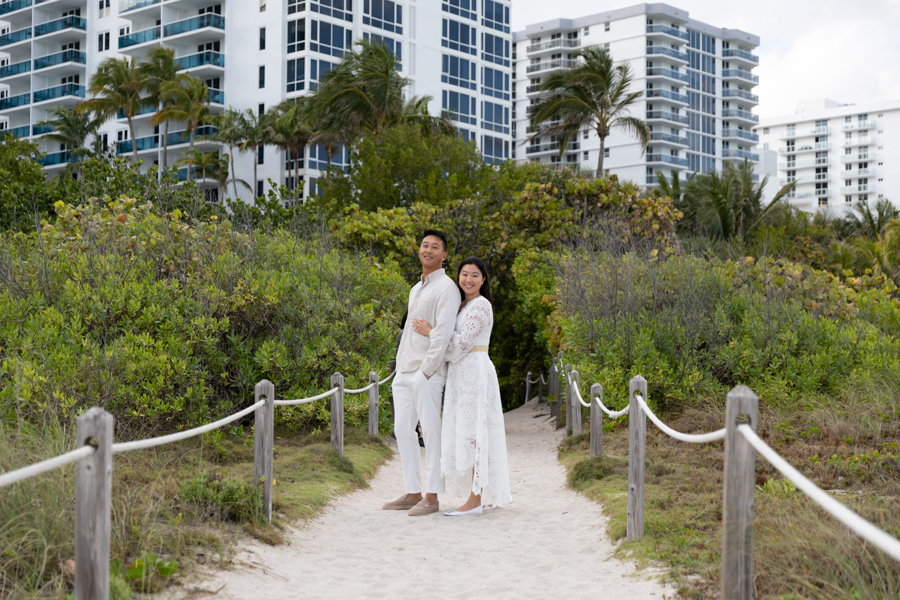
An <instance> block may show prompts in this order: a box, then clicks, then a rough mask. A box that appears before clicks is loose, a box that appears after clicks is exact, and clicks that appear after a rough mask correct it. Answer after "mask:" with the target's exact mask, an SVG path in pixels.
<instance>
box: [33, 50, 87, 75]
mask: <svg viewBox="0 0 900 600" xmlns="http://www.w3.org/2000/svg"><path fill="white" fill-rule="evenodd" d="M72 62H74V63H80V64H82V65H83V64H85V54H84V52H79V51H78V50H64V51H62V52H57V53H56V54H48V55H47V56H41V57H40V58H36V59H34V70H35V71H37V70H38V69H46V68H47V67H52V66H54V65H61V64H64V63H72Z"/></svg>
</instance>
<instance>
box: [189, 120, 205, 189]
mask: <svg viewBox="0 0 900 600" xmlns="http://www.w3.org/2000/svg"><path fill="white" fill-rule="evenodd" d="M188 127H190V128H191V137H190V142H189V143H188V151H189V152H190V154H191V156H193V155H194V131H195V128H194V126H193V124H192V123H191V122H190V121H188ZM203 179H206V169H204V170H203ZM187 180H188V181H190V180H191V163H188V166H187Z"/></svg>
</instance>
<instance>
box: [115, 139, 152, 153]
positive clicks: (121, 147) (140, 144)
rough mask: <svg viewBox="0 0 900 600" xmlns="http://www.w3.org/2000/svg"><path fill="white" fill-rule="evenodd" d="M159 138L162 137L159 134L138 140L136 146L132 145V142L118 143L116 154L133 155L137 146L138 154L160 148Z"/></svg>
mask: <svg viewBox="0 0 900 600" xmlns="http://www.w3.org/2000/svg"><path fill="white" fill-rule="evenodd" d="M159 138H160V136H159V135H158V134H157V135H149V136H147V137H142V138H138V139H137V140H135V143H134V144H132V141H131V140H125V141H124V142H116V154H131V153H132V152H134V147H135V146H137V151H138V152H142V151H144V150H153V149H155V148H159Z"/></svg>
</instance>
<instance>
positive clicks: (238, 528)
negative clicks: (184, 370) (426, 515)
mask: <svg viewBox="0 0 900 600" xmlns="http://www.w3.org/2000/svg"><path fill="white" fill-rule="evenodd" d="M71 433H72V432H70V431H69V430H68V429H67V428H65V427H61V426H55V427H44V428H35V429H33V430H21V431H20V430H12V429H9V428H4V426H3V425H2V424H0V468H2V470H12V469H15V468H18V467H20V466H24V465H27V464H30V463H33V462H37V461H39V460H43V459H45V458H48V457H50V456H53V455H56V454H61V453H62V452H65V451H66V450H68V449H70V446H71V439H72V438H73V437H74V436H73V435H71ZM276 437H277V439H276V442H275V464H274V473H275V485H274V487H273V523H272V524H271V525H269V524H266V523H264V521H263V520H262V518H261V508H262V504H261V498H260V493H259V488H258V486H257V485H256V484H255V482H254V481H253V447H252V437H251V435H250V434H245V433H243V432H241V431H240V430H237V429H232V430H231V432H230V435H229V436H228V437H225V438H224V439H220V440H218V441H217V443H216V445H215V446H214V447H213V446H210V445H209V444H204V443H203V442H202V441H200V440H188V441H185V442H182V443H178V444H172V445H167V446H163V447H162V448H154V449H149V450H142V451H139V452H131V453H125V454H120V455H116V456H115V457H114V466H113V507H112V540H111V558H112V560H113V561H114V563H117V564H118V565H122V572H123V573H126V572H127V570H128V569H129V568H131V569H133V568H134V567H135V566H136V565H137V566H140V565H141V564H142V563H141V562H140V561H142V560H143V561H144V562H145V563H146V562H147V560H146V559H147V557H148V556H153V557H154V560H158V561H165V562H166V563H167V564H168V561H174V562H175V563H177V566H178V569H177V572H178V575H176V576H175V577H174V578H173V579H174V580H176V581H177V579H178V577H179V576H180V575H184V574H187V573H189V572H190V571H191V570H192V568H193V565H194V564H196V563H198V562H200V563H206V564H210V563H222V562H227V561H228V560H229V558H230V551H231V549H232V548H233V547H234V544H235V543H236V542H237V540H238V539H239V538H240V537H241V536H242V535H250V536H253V537H254V538H257V539H259V540H261V541H263V542H265V543H269V544H278V543H281V542H282V536H283V534H282V532H283V530H284V528H285V526H286V525H288V524H289V523H291V522H293V521H296V520H305V519H309V518H311V517H313V516H315V515H317V514H318V513H319V512H320V511H321V509H322V508H323V507H324V506H325V505H326V504H327V503H328V502H329V500H330V499H331V498H333V497H335V496H337V495H340V494H345V493H348V492H351V491H353V490H355V489H358V488H360V487H364V486H365V485H367V484H366V481H367V479H369V478H371V477H372V476H373V475H374V474H375V472H376V470H377V468H378V467H379V466H380V465H382V464H383V463H384V462H385V461H386V460H387V459H388V458H389V457H390V455H391V450H390V448H388V446H387V445H385V444H384V442H382V441H381V440H380V439H379V438H378V437H376V436H370V435H369V434H368V433H366V432H365V430H364V429H358V428H348V429H347V430H346V431H345V440H344V443H345V446H344V456H343V457H341V456H340V455H339V454H337V453H335V452H333V451H332V450H331V448H330V441H329V438H328V434H327V432H325V433H313V434H308V435H301V434H287V433H284V434H281V435H279V436H276ZM74 511H75V467H74V465H69V466H67V467H64V468H61V469H57V470H55V471H52V472H50V473H46V474H44V475H42V476H39V477H37V478H33V479H30V480H27V481H24V482H21V483H19V484H16V485H14V486H11V487H7V488H4V489H2V490H0V598H16V599H19V598H23V599H29V598H48V597H50V598H63V597H64V596H65V595H66V594H67V593H70V592H71V590H72V584H73V582H74V580H73V575H72V569H71V562H69V563H68V564H67V561H71V560H72V559H74V555H75V550H74V543H75V540H74V527H75V515H74ZM156 557H158V559H157V558H156ZM160 564H162V562H160ZM113 567H114V568H115V564H114V565H113ZM158 579H159V578H158V577H157V580H158ZM147 581H148V577H141V578H139V579H136V580H134V581H129V583H130V584H131V587H132V589H134V590H138V589H139V588H140V587H146V585H147ZM154 581H156V580H154ZM116 583H117V585H118V586H119V587H121V584H122V583H124V580H122V579H121V578H117V581H116ZM157 583H158V582H157ZM154 585H156V583H154ZM120 591H121V590H120ZM117 594H118V592H117Z"/></svg>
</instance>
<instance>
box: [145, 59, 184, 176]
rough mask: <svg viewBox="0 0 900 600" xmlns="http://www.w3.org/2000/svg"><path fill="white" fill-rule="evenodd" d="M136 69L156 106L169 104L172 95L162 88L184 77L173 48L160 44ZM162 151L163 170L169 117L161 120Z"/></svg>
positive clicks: (167, 142) (167, 141)
mask: <svg viewBox="0 0 900 600" xmlns="http://www.w3.org/2000/svg"><path fill="white" fill-rule="evenodd" d="M138 70H139V71H140V73H141V77H142V78H143V82H144V90H145V91H147V92H148V93H149V94H150V98H151V99H152V101H153V103H154V104H155V105H156V106H159V105H160V104H162V105H163V107H166V106H170V105H171V103H172V97H171V96H166V95H165V94H164V93H163V89H164V88H165V89H168V87H167V86H169V85H170V84H172V83H173V82H175V81H177V80H178V78H179V77H186V75H184V74H179V72H178V63H177V62H176V61H175V50H174V49H173V48H163V47H162V46H157V47H156V48H154V49H153V50H151V51H150V54H149V55H148V56H147V61H146V62H144V63H141V64H140V65H139V66H138ZM162 151H163V153H162V171H163V172H164V171H165V170H166V168H167V167H168V165H169V119H165V120H164V121H163V136H162Z"/></svg>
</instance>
